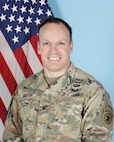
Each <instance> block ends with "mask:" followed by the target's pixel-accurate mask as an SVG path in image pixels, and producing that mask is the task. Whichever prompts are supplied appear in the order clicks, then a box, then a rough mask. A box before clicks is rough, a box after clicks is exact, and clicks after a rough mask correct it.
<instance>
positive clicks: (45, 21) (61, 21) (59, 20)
mask: <svg viewBox="0 0 114 142" xmlns="http://www.w3.org/2000/svg"><path fill="white" fill-rule="evenodd" d="M47 23H58V24H60V23H62V24H63V25H64V26H65V27H66V28H67V30H68V31H69V35H70V40H71V41H72V28H71V27H70V25H69V24H68V23H67V22H66V21H64V20H62V19H60V18H56V17H51V18H47V19H46V20H44V21H43V22H42V23H41V25H40V26H39V30H38V32H39V31H40V29H41V28H42V27H43V26H44V25H45V24H47Z"/></svg>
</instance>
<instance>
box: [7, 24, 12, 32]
mask: <svg viewBox="0 0 114 142" xmlns="http://www.w3.org/2000/svg"><path fill="white" fill-rule="evenodd" d="M6 31H7V33H9V32H12V26H10V25H8V26H7V28H6Z"/></svg>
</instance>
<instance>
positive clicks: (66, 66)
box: [3, 18, 113, 142]
mask: <svg viewBox="0 0 114 142" xmlns="http://www.w3.org/2000/svg"><path fill="white" fill-rule="evenodd" d="M38 47H39V48H38V52H39V54H40V55H41V59H42V63H43V69H42V70H41V72H39V73H37V74H35V75H32V76H30V77H29V78H27V79H26V80H24V81H22V82H21V84H20V85H19V86H18V87H17V89H16V91H15V93H14V96H13V98H12V101H11V105H10V107H9V111H8V115H7V118H6V121H5V130H4V134H3V141H4V142H24V141H25V142H111V141H112V131H113V108H112V104H111V101H110V97H109V94H108V93H107V92H106V90H105V89H104V88H103V86H102V85H101V83H99V82H98V81H97V80H96V79H95V78H94V77H92V76H91V75H89V74H88V73H85V72H84V71H82V70H80V69H78V68H76V67H75V66H74V65H73V63H72V62H71V60H70V54H71V52H72V50H73V41H72V29H71V27H70V26H69V25H68V24H67V23H66V22H65V21H63V20H62V19H59V18H51V19H47V20H46V21H44V23H42V24H41V26H40V28H39V46H38Z"/></svg>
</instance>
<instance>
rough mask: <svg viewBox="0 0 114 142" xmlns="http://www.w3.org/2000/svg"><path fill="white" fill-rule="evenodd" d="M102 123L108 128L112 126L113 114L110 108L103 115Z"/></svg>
mask: <svg viewBox="0 0 114 142" xmlns="http://www.w3.org/2000/svg"><path fill="white" fill-rule="evenodd" d="M102 122H103V124H105V125H106V126H110V125H111V124H112V122H113V113H112V111H111V109H110V108H106V109H105V110H104V112H103V115H102Z"/></svg>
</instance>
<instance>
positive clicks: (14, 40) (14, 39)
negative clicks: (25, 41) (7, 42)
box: [12, 35, 19, 43]
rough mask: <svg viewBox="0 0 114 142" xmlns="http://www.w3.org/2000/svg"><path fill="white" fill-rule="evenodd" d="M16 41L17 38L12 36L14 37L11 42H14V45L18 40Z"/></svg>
mask: <svg viewBox="0 0 114 142" xmlns="http://www.w3.org/2000/svg"><path fill="white" fill-rule="evenodd" d="M18 39H19V37H16V36H15V35H14V37H13V39H12V40H13V42H14V43H16V42H19V40H18Z"/></svg>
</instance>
